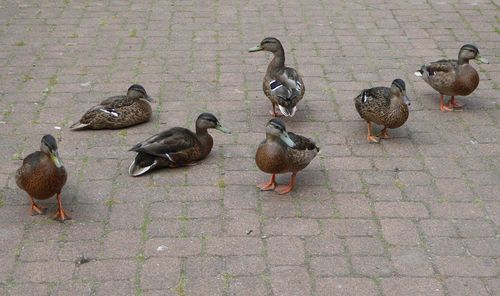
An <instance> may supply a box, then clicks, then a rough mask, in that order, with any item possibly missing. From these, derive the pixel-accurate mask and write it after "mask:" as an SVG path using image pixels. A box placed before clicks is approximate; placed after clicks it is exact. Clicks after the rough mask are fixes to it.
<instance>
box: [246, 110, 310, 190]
mask: <svg viewBox="0 0 500 296" xmlns="http://www.w3.org/2000/svg"><path fill="white" fill-rule="evenodd" d="M319 151H320V149H319V147H318V146H316V143H314V141H312V140H311V139H308V138H306V137H303V136H301V135H297V134H294V133H292V132H287V131H286V127H285V124H284V123H283V121H281V120H279V119H276V118H273V119H271V120H270V121H269V122H268V123H267V125H266V139H265V140H264V141H262V142H261V143H260V145H259V147H258V148H257V152H256V154H255V162H256V164H257V166H258V167H259V169H260V170H261V171H263V172H265V173H268V174H271V179H270V180H269V182H267V183H262V184H258V185H257V187H258V188H260V190H262V191H271V190H274V191H275V192H277V193H279V194H286V193H289V192H290V191H292V189H293V188H294V186H295V183H296V178H297V173H298V172H299V171H301V170H303V169H304V168H305V167H307V166H308V165H309V163H310V162H311V161H312V160H313V159H314V157H316V155H317V154H318V153H319ZM284 173H292V176H291V178H290V183H289V184H288V185H277V184H276V174H284Z"/></svg>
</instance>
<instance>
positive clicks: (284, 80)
mask: <svg viewBox="0 0 500 296" xmlns="http://www.w3.org/2000/svg"><path fill="white" fill-rule="evenodd" d="M248 51H249V52H256V51H269V52H272V53H273V54H274V58H273V59H272V60H271V62H270V63H269V65H268V66H267V71H266V75H265V76H264V82H263V89H264V93H265V94H266V96H267V97H268V98H269V100H271V103H272V105H273V109H272V110H271V115H273V116H275V117H276V116H278V113H276V105H277V106H278V108H279V109H280V111H281V113H283V115H285V116H289V117H292V116H293V115H295V112H296V111H297V103H298V102H299V101H300V100H302V98H303V97H304V93H305V91H306V89H305V86H304V82H303V81H302V75H300V74H299V73H298V72H297V70H295V69H293V68H290V67H286V66H285V50H284V49H283V46H282V45H281V42H280V41H279V40H278V39H276V38H273V37H267V38H265V39H264V40H262V41H261V42H260V44H259V45H257V46H255V47H252V48H250V49H248Z"/></svg>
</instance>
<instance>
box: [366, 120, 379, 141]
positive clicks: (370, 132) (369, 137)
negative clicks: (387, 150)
mask: <svg viewBox="0 0 500 296" xmlns="http://www.w3.org/2000/svg"><path fill="white" fill-rule="evenodd" d="M366 124H367V127H368V135H367V136H366V138H367V139H368V142H374V143H378V142H379V141H380V139H379V138H378V137H376V136H373V135H372V123H371V122H369V121H367V122H366Z"/></svg>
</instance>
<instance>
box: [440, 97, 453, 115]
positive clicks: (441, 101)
mask: <svg viewBox="0 0 500 296" xmlns="http://www.w3.org/2000/svg"><path fill="white" fill-rule="evenodd" d="M440 95H441V97H440V98H439V110H441V111H442V112H449V111H453V107H451V106H447V105H445V104H444V95H443V94H440Z"/></svg>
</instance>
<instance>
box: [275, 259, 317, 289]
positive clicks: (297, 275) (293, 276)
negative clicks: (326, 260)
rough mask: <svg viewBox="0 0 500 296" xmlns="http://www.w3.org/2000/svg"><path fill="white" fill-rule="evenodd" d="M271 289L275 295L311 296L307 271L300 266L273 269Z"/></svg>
mask: <svg viewBox="0 0 500 296" xmlns="http://www.w3.org/2000/svg"><path fill="white" fill-rule="evenodd" d="M271 287H272V292H273V294H274V295H277V296H278V295H287V296H294V295H297V296H299V295H300V296H303V295H310V289H311V287H310V281H309V276H308V274H307V270H306V269H305V268H303V267H298V266H283V267H274V268H271Z"/></svg>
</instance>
